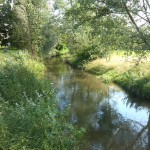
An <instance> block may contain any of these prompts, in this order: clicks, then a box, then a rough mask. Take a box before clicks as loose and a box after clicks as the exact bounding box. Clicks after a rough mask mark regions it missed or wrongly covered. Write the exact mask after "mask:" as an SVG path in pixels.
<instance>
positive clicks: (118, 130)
mask: <svg viewBox="0 0 150 150" xmlns="http://www.w3.org/2000/svg"><path fill="white" fill-rule="evenodd" d="M47 66H48V77H49V79H50V80H51V82H52V83H53V84H54V85H55V86H56V87H57V96H58V98H59V101H60V108H61V109H62V110H63V109H65V108H66V107H68V106H69V107H71V111H72V117H71V121H72V123H75V124H77V125H78V126H79V127H86V128H87V132H86V135H85V138H84V142H82V144H81V146H80V149H81V150H130V149H131V150H134V149H135V150H150V118H149V108H150V107H149V104H148V103H145V104H144V103H141V101H142V100H141V101H140V103H138V100H137V101H136V102H135V100H134V99H131V98H129V96H128V95H127V93H126V92H124V91H123V90H122V89H121V88H119V87H118V86H116V85H114V84H111V85H106V84H103V83H102V82H101V81H100V80H98V79H96V78H94V77H93V76H91V75H89V74H87V73H84V72H82V71H79V70H73V69H72V68H70V67H69V66H67V65H65V64H63V63H61V61H60V60H59V59H52V60H50V61H48V62H47Z"/></svg>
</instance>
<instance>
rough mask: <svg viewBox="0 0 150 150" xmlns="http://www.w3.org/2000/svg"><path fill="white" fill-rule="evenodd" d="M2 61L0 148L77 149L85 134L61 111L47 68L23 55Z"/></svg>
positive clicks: (66, 113)
mask: <svg viewBox="0 0 150 150" xmlns="http://www.w3.org/2000/svg"><path fill="white" fill-rule="evenodd" d="M0 59H1V60H2V62H1V63H0V68H1V69H0V93H1V95H0V104H1V105H0V149H3V150H4V149H11V150H14V149H18V150H23V149H28V150H29V149H45V150H46V149H47V150H50V149H56V150H58V149H77V145H76V144H77V142H78V140H79V137H80V136H81V132H82V131H81V130H79V131H77V130H76V129H75V127H73V125H71V123H70V121H69V115H68V114H69V113H68V112H69V110H68V111H67V110H66V112H62V111H60V110H59V106H58V104H57V100H56V97H55V91H54V89H53V88H51V87H50V81H48V80H46V79H44V78H45V75H44V70H45V67H44V65H43V64H42V63H41V62H40V61H37V60H36V61H35V60H32V59H31V57H30V56H29V54H27V53H24V52H20V53H18V54H7V55H6V54H5V55H4V54H1V56H0ZM68 137H69V138H68Z"/></svg>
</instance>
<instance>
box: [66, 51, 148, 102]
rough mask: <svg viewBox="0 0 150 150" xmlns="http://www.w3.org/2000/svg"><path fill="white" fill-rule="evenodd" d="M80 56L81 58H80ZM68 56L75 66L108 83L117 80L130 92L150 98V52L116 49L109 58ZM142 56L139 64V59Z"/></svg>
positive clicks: (68, 59)
mask: <svg viewBox="0 0 150 150" xmlns="http://www.w3.org/2000/svg"><path fill="white" fill-rule="evenodd" d="M79 58H80V59H79ZM79 58H78V56H74V57H68V58H66V60H67V61H68V62H69V63H70V64H71V65H73V66H76V67H78V68H82V69H84V70H85V71H87V72H89V73H92V74H94V75H95V76H96V77H97V78H99V79H101V80H103V81H104V82H106V83H110V82H115V83H117V84H119V85H120V86H122V87H123V88H124V89H126V90H127V91H128V92H129V93H130V94H132V95H135V96H137V97H140V98H143V99H148V100H149V99H150V69H149V68H150V53H149V52H148V51H144V52H143V53H135V52H131V51H114V52H112V53H111V54H110V56H109V58H97V59H95V60H88V61H85V60H84V59H82V57H81V56H80V57H79ZM139 58H142V59H141V61H140V63H139V64H138V65H137V60H138V59H139Z"/></svg>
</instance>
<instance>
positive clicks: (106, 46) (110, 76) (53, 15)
mask: <svg viewBox="0 0 150 150" xmlns="http://www.w3.org/2000/svg"><path fill="white" fill-rule="evenodd" d="M0 44H1V48H2V49H3V51H4V52H7V51H9V53H10V55H9V54H7V53H6V54H3V53H2V52H1V53H0V59H1V63H0V103H1V106H0V110H1V112H0V149H73V148H74V149H76V142H77V141H76V140H77V139H76V137H78V136H79V135H80V134H79V133H80V131H79V132H78V131H76V130H75V129H74V127H73V126H71V125H70V124H69V123H68V122H69V121H67V119H64V118H67V116H66V114H65V113H63V112H59V109H58V106H57V103H56V100H55V99H56V98H55V93H54V91H53V89H52V88H50V85H49V81H47V80H45V79H44V70H45V67H44V65H43V64H42V63H41V62H39V61H38V59H39V57H40V59H42V58H43V57H48V58H49V57H52V56H59V55H65V59H66V60H65V61H67V62H69V63H71V64H73V65H74V66H76V67H78V68H82V69H84V70H86V71H88V72H91V73H93V74H95V75H97V76H98V77H99V78H101V79H102V80H104V81H105V82H112V81H113V82H116V83H118V84H120V85H122V87H124V88H125V89H127V90H128V91H130V93H132V94H134V95H136V96H140V97H143V98H145V99H148V100H149V98H150V72H149V67H150V66H149V63H150V54H149V50H150V2H149V1H148V0H119V1H118V0H80V1H77V0H54V1H51V0H14V1H13V0H5V1H4V0H0ZM12 49H14V50H15V49H20V50H22V51H23V50H25V51H28V54H27V53H15V54H11V53H12V52H11V50H12ZM67 136H68V137H70V138H67ZM62 137H63V138H62Z"/></svg>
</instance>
